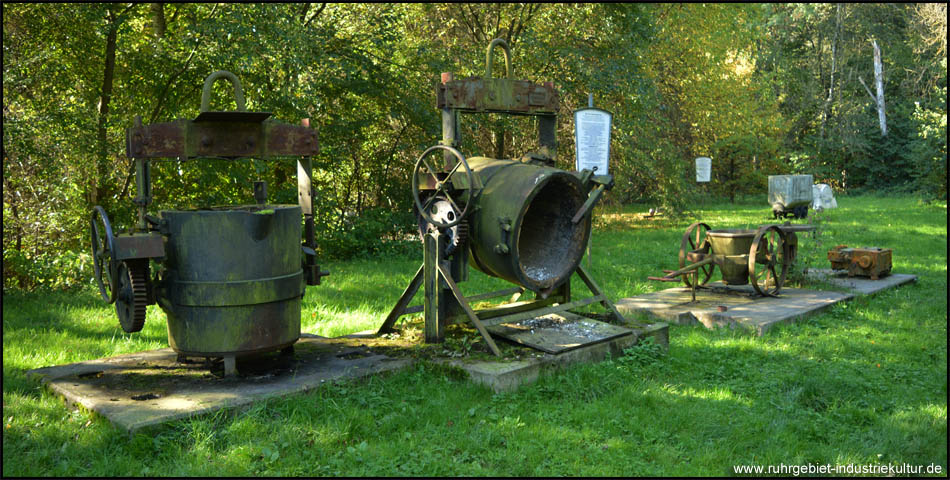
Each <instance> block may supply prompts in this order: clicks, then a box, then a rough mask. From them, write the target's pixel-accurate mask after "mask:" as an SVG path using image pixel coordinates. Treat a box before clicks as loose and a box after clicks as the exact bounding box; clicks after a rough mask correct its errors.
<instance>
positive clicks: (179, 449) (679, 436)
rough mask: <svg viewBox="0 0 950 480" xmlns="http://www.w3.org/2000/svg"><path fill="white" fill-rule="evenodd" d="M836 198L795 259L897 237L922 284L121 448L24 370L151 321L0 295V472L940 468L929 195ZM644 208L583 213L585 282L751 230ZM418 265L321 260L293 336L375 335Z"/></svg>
mask: <svg viewBox="0 0 950 480" xmlns="http://www.w3.org/2000/svg"><path fill="white" fill-rule="evenodd" d="M838 202H839V206H840V207H839V208H838V209H837V210H830V211H827V212H824V213H823V214H822V219H821V225H822V226H821V230H820V233H819V235H818V237H817V238H815V237H813V236H811V235H802V236H801V237H800V242H799V247H800V251H799V255H800V257H799V258H801V259H804V260H807V261H810V262H811V263H810V265H811V266H813V267H826V266H827V265H828V264H827V259H826V258H824V256H823V253H824V252H827V249H828V247H829V246H831V245H838V244H847V245H880V246H888V247H893V248H894V272H895V273H913V274H917V275H919V279H918V282H916V283H913V284H908V285H904V286H901V287H899V288H895V289H891V290H886V291H884V292H881V293H879V294H877V295H874V296H870V297H859V298H857V299H854V300H852V301H849V302H846V303H842V304H838V305H836V306H834V307H832V308H831V309H829V310H825V311H823V312H822V313H819V314H817V315H815V316H811V317H808V318H806V319H803V320H801V321H799V322H797V323H795V324H793V325H787V326H779V327H777V328H773V329H772V330H770V331H769V332H767V334H766V335H765V336H763V337H754V336H751V335H750V334H748V333H743V332H742V331H740V330H733V329H728V328H723V329H719V330H714V331H713V330H707V329H706V328H704V327H702V326H699V325H696V326H681V325H674V326H672V327H671V331H670V350H669V354H668V355H666V356H658V355H657V354H656V353H657V352H656V351H655V349H654V348H651V347H649V346H644V347H640V348H634V349H630V350H629V351H627V352H625V355H624V356H621V357H617V358H613V359H612V360H611V361H608V362H602V363H598V364H589V365H576V366H573V367H570V368H568V369H566V370H564V371H560V372H558V373H556V374H553V375H550V376H544V377H542V378H541V379H539V381H538V382H537V383H535V384H532V385H527V386H524V387H522V388H521V389H520V390H518V391H516V392H512V393H505V394H492V392H491V391H490V390H489V389H487V388H485V387H481V386H478V385H476V384H474V383H472V382H469V381H467V380H464V379H461V378H459V375H458V374H457V372H455V373H453V372H451V371H446V370H444V369H441V368H437V367H434V366H432V365H431V364H421V365H418V366H415V367H411V368H409V369H408V370H404V371H401V372H399V373H395V374H392V375H390V376H385V377H380V376H376V377H371V378H369V379H367V380H365V381H361V382H351V383H342V384H333V385H328V386H326V387H323V388H319V389H317V390H315V391H311V392H309V393H306V394H300V395H292V396H287V397H283V398H279V399H272V400H268V401H266V402H261V403H258V404H256V405H254V406H253V407H251V408H249V409H247V410H238V411H219V412H216V413H213V414H209V415H204V416H199V417H195V418H193V419H185V420H180V421H176V422H172V423H170V424H167V425H164V426H161V427H160V428H158V429H156V430H154V431H149V432H140V433H136V434H135V435H133V436H132V437H131V438H130V437H129V436H128V435H126V434H125V433H123V432H121V431H119V430H117V429H115V428H114V427H113V426H112V425H111V424H110V423H109V422H108V421H107V420H105V419H103V418H102V417H99V416H98V415H94V414H90V413H88V412H84V411H81V410H70V409H69V408H67V407H66V406H64V405H63V403H62V401H61V400H60V399H59V398H58V397H57V396H56V395H54V394H51V393H49V392H48V391H46V390H45V389H44V388H43V387H41V386H40V385H39V383H38V382H37V381H36V380H33V379H30V378H27V377H26V376H25V372H26V370H29V369H32V368H38V367H42V366H48V365H59V364H64V363H69V362H77V361H85V360H92V359H96V358H100V357H105V356H112V355H117V354H123V353H131V352H137V351H142V350H149V349H156V348H162V347H165V346H166V345H167V343H166V342H167V340H166V331H165V319H164V315H163V314H162V312H161V311H160V310H159V309H157V308H154V307H153V308H151V309H150V311H149V317H148V320H147V321H146V324H145V329H144V330H143V331H142V332H140V333H137V334H132V335H127V334H123V333H122V331H121V329H120V328H119V326H118V322H117V321H116V319H115V316H114V311H113V309H112V308H111V306H108V305H105V304H104V303H102V302H101V301H100V300H99V298H98V294H97V293H94V292H93V291H92V289H90V288H88V286H87V287H86V288H84V289H82V290H81V291H79V292H74V293H64V292H43V293H36V292H34V293H24V292H10V293H8V294H6V295H4V312H3V323H4V329H3V346H4V348H3V423H4V427H3V428H4V433H3V475H4V476H42V475H53V476H65V477H75V476H392V475H422V476H475V475H479V476H664V477H668V476H734V475H735V472H734V471H733V470H732V467H733V466H735V465H743V464H757V465H769V464H771V465H777V464H779V463H784V464H786V465H801V464H804V463H806V462H811V463H814V464H824V463H830V464H832V465H835V464H842V465H847V464H848V463H854V464H858V465H861V464H875V465H888V464H890V465H900V464H901V463H905V462H906V463H908V464H911V465H930V464H931V463H934V464H937V465H940V466H942V467H943V471H944V472H946V468H947V253H946V252H947V236H946V230H947V210H946V204H945V203H943V204H941V205H934V204H923V203H921V202H919V201H918V200H917V199H915V198H910V197H890V198H884V199H881V198H877V197H871V196H864V197H854V196H841V197H839V198H838ZM644 208H646V205H643V204H638V205H633V206H626V207H622V208H616V209H606V210H608V211H607V212H605V214H604V215H601V216H600V218H599V220H598V221H597V225H596V233H595V234H594V237H593V243H592V246H591V251H592V258H591V260H592V268H591V272H592V274H593V275H594V277H595V278H596V279H597V281H598V283H599V284H600V285H601V286H603V288H604V290H605V291H606V292H607V293H608V295H610V296H611V298H613V299H614V300H617V299H619V298H623V297H629V296H633V295H637V294H640V293H645V292H650V291H655V290H660V289H663V288H667V287H668V286H669V285H668V284H661V283H658V282H650V281H648V280H646V277H647V276H648V275H655V274H658V273H659V272H660V271H661V269H663V268H671V267H674V266H675V265H676V262H677V259H676V251H677V248H678V247H677V246H678V245H679V241H680V236H681V235H682V232H683V230H684V229H685V227H686V226H687V225H688V224H689V223H690V222H691V221H693V220H695V218H702V219H704V220H706V221H707V222H709V223H710V224H711V225H713V226H714V227H717V228H726V227H747V226H751V225H759V224H762V223H764V222H767V221H768V208H767V206H765V207H763V205H762V202H761V201H760V199H759V196H758V195H757V196H755V197H746V198H742V197H740V198H738V199H737V203H736V204H728V203H719V204H716V205H706V206H703V207H701V208H697V211H696V212H695V215H696V217H695V218H694V217H689V218H682V219H678V220H664V219H662V218H661V219H654V220H643V219H639V218H638V216H637V215H636V213H637V212H641V211H642V210H643V209H644ZM895 212H899V214H896V213H895ZM885 226H886V228H885ZM819 242H820V243H819ZM420 255H421V254H420V253H419V252H418V250H414V251H413V253H412V255H395V256H391V257H388V258H386V259H385V260H380V259H356V260H352V261H346V262H331V263H330V264H329V268H330V270H331V271H333V276H331V277H329V278H327V279H326V281H325V284H324V285H321V286H319V287H313V288H309V289H308V290H307V294H306V297H305V298H304V303H303V309H304V312H305V313H304V317H303V329H304V330H305V331H307V332H312V333H317V334H321V335H326V336H336V335H342V334H347V333H351V332H354V331H360V330H365V329H370V328H377V327H378V326H379V325H380V323H381V322H382V319H383V317H384V316H385V315H386V313H387V312H388V310H389V309H390V308H391V307H392V304H393V302H395V301H396V299H397V298H398V297H399V294H400V293H401V291H402V288H403V287H404V285H405V284H406V283H407V282H408V281H409V279H410V277H411V276H412V273H413V272H414V271H415V268H416V267H417V266H418V264H419V262H420V259H419V257H420ZM585 263H586V259H585ZM497 282H498V280H491V279H488V278H487V277H485V276H484V275H481V274H478V273H477V272H473V273H472V276H471V278H470V280H469V281H468V282H465V283H463V284H461V285H460V286H461V288H462V290H463V292H465V293H466V294H469V295H470V294H474V293H480V292H484V291H486V290H488V289H489V288H492V287H494V286H497ZM812 287H814V286H812ZM582 288H583V287H582V286H580V285H577V286H576V289H577V290H576V291H582V290H581V289H582ZM368 292H369V293H368ZM416 300H417V302H418V301H419V300H421V295H418V296H417V299H416ZM399 326H401V324H399ZM450 339H452V337H450ZM483 347H484V344H483V343H480V342H476V343H475V346H474V348H476V349H481V348H483Z"/></svg>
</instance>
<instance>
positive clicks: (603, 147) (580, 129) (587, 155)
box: [574, 108, 613, 175]
mask: <svg viewBox="0 0 950 480" xmlns="http://www.w3.org/2000/svg"><path fill="white" fill-rule="evenodd" d="M612 117H613V115H612V114H611V113H610V112H608V111H606V110H601V109H599V108H582V109H580V110H576V111H574V145H575V146H576V153H577V157H576V158H577V160H576V165H575V168H577V171H578V172H579V171H581V170H584V169H587V170H593V171H594V173H595V174H597V175H607V164H608V163H609V161H610V122H611V119H612Z"/></svg>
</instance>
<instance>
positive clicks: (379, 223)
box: [317, 207, 418, 259]
mask: <svg viewBox="0 0 950 480" xmlns="http://www.w3.org/2000/svg"><path fill="white" fill-rule="evenodd" d="M324 228H325V230H324V234H323V235H322V236H321V235H320V234H318V238H317V244H318V245H319V246H320V248H321V251H322V253H325V254H326V255H327V256H329V257H332V258H344V259H345V258H354V257H372V256H379V255H408V254H411V252H413V251H415V248H416V247H417V246H418V245H417V243H418V241H417V240H416V239H415V238H414V236H413V232H414V231H415V229H416V225H415V221H414V216H413V215H412V214H404V213H400V212H391V211H389V210H386V209H384V208H378V207H375V208H368V209H366V210H363V211H362V212H361V213H360V214H359V215H355V214H354V215H345V216H344V218H343V221H342V222H339V224H338V226H336V227H334V226H331V225H325V226H324Z"/></svg>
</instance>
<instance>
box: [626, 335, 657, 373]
mask: <svg viewBox="0 0 950 480" xmlns="http://www.w3.org/2000/svg"><path fill="white" fill-rule="evenodd" d="M661 357H663V346H662V345H660V344H658V343H656V342H655V341H654V340H653V337H646V338H644V339H643V340H641V341H640V342H639V343H637V344H636V345H633V346H631V347H627V348H625V349H623V356H621V357H619V358H617V362H618V363H620V364H621V365H626V366H638V367H645V366H647V365H650V364H653V363H656V362H657V361H658V360H659V359H660V358H661Z"/></svg>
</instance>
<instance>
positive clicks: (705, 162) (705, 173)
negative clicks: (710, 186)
mask: <svg viewBox="0 0 950 480" xmlns="http://www.w3.org/2000/svg"><path fill="white" fill-rule="evenodd" d="M711 177H712V159H711V158H709V157H698V158H696V181H697V182H701V183H702V182H709V179H710V178H711Z"/></svg>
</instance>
